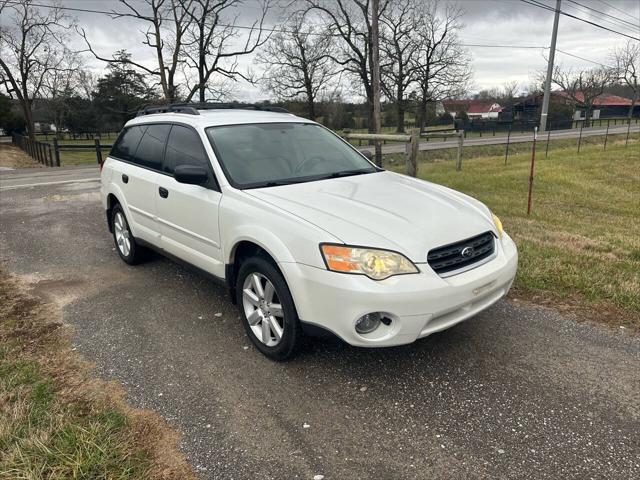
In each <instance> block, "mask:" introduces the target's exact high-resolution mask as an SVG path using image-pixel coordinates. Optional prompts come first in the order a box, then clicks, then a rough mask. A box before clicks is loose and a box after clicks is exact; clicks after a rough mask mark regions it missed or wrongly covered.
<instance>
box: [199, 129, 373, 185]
mask: <svg viewBox="0 0 640 480" xmlns="http://www.w3.org/2000/svg"><path fill="white" fill-rule="evenodd" d="M207 135H208V137H209V141H210V142H211V144H212V146H213V149H214V150H215V152H216V156H217V157H218V160H219V161H220V163H221V165H222V168H223V169H224V171H225V173H226V175H227V177H228V178H229V181H230V182H231V184H232V185H234V186H235V187H237V188H257V187H268V186H276V185H286V184H290V183H300V182H307V181H313V180H321V179H325V178H336V177H341V176H348V175H359V174H364V173H373V172H376V171H377V169H376V167H374V166H373V165H372V164H371V163H369V162H368V161H367V160H366V159H365V158H363V157H362V155H360V154H359V153H358V152H356V151H355V150H354V149H352V148H351V147H350V146H349V145H346V144H345V143H344V142H343V141H342V140H340V138H338V137H336V136H335V135H334V134H333V133H331V132H329V131H328V130H327V129H325V128H323V127H321V126H319V125H315V124H311V123H260V124H250V125H228V126H221V127H210V128H208V129H207Z"/></svg>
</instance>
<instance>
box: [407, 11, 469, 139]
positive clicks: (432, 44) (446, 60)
mask: <svg viewBox="0 0 640 480" xmlns="http://www.w3.org/2000/svg"><path fill="white" fill-rule="evenodd" d="M421 8H422V9H423V10H422V11H421V12H420V13H419V15H420V17H421V18H422V21H421V22H420V24H419V28H418V30H417V32H416V34H417V36H418V42H419V45H420V48H419V49H418V52H417V54H416V55H414V56H413V60H412V62H413V66H414V68H415V71H416V76H417V81H416V83H417V94H418V99H419V101H418V112H417V122H418V125H419V127H420V129H421V130H422V129H424V127H425V125H426V119H427V105H428V103H429V102H432V101H436V100H444V99H446V98H453V97H456V96H460V95H462V94H463V93H464V92H465V91H466V89H467V86H468V84H469V81H470V80H471V76H472V71H471V61H470V58H469V55H468V53H467V52H466V50H465V49H464V48H463V47H462V46H461V45H460V41H459V39H458V32H459V31H460V30H461V28H462V24H461V23H460V18H461V16H462V12H461V10H460V9H459V8H458V7H456V6H453V5H447V7H445V9H444V11H442V10H441V9H440V7H439V5H438V3H437V2H433V3H430V4H429V5H422V7H421Z"/></svg>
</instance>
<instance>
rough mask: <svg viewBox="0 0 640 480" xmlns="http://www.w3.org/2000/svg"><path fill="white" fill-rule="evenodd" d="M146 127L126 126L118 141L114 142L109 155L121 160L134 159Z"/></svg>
mask: <svg viewBox="0 0 640 480" xmlns="http://www.w3.org/2000/svg"><path fill="white" fill-rule="evenodd" d="M146 128H147V126H146V125H136V126H134V127H128V128H125V129H124V130H123V131H122V133H121V134H120V136H119V137H118V140H116V143H114V145H113V148H112V149H111V153H110V154H109V155H110V156H112V157H116V158H119V159H121V160H129V161H133V158H134V155H135V153H136V149H137V148H138V144H139V143H140V139H141V138H142V135H143V134H144V131H145V130H146Z"/></svg>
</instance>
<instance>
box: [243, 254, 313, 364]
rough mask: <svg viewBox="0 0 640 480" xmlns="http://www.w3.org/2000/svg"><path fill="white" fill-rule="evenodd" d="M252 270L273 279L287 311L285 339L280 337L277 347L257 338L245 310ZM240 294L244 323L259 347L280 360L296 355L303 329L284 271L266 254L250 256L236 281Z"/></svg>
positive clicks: (281, 302)
mask: <svg viewBox="0 0 640 480" xmlns="http://www.w3.org/2000/svg"><path fill="white" fill-rule="evenodd" d="M252 273H260V274H262V275H264V276H265V277H267V278H268V279H269V281H270V282H271V283H272V284H273V286H274V288H275V290H276V294H277V295H278V299H279V301H280V305H282V310H283V312H284V328H283V334H282V339H281V340H280V343H278V344H277V345H275V346H273V347H269V346H267V345H265V344H264V343H262V342H261V341H260V340H259V339H258V338H256V336H255V334H254V333H253V331H252V330H251V327H250V326H249V322H248V321H247V317H246V315H245V313H244V305H243V302H242V287H243V286H244V281H245V279H246V278H247V276H248V275H250V274H252ZM236 295H237V303H238V307H239V308H240V317H241V319H242V324H243V325H244V329H245V331H246V332H247V335H248V336H249V338H250V339H251V341H252V342H253V344H254V345H255V346H256V348H257V349H258V350H260V352H262V353H263V354H264V355H266V356H267V357H269V358H271V359H273V360H277V361H284V360H288V359H290V358H291V357H293V356H294V355H295V353H297V351H298V348H299V346H300V343H301V337H302V329H301V326H300V322H299V320H298V314H297V312H296V308H295V305H294V303H293V297H292V296H291V292H290V291H289V287H288V286H287V282H286V281H285V279H284V277H283V276H282V273H280V271H279V270H278V269H277V268H276V267H275V266H274V265H273V264H272V263H271V262H269V261H268V260H266V259H264V258H262V257H252V258H249V259H247V260H245V261H244V262H243V263H242V265H241V266H240V270H239V272H238V277H237V280H236Z"/></svg>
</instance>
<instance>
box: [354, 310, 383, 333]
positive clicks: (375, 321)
mask: <svg viewBox="0 0 640 480" xmlns="http://www.w3.org/2000/svg"><path fill="white" fill-rule="evenodd" d="M381 321H382V313H380V312H375V313H367V314H366V315H363V316H362V317H360V318H359V319H358V320H357V321H356V332H358V333H359V334H363V333H371V332H373V331H374V330H375V329H376V328H378V327H379V326H380V322H381Z"/></svg>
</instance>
